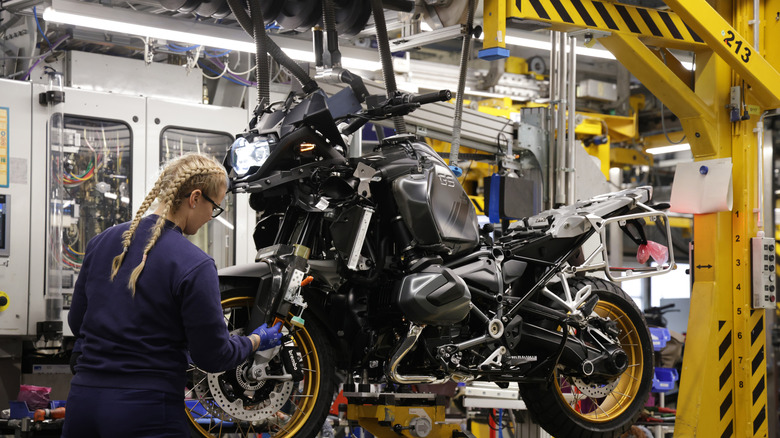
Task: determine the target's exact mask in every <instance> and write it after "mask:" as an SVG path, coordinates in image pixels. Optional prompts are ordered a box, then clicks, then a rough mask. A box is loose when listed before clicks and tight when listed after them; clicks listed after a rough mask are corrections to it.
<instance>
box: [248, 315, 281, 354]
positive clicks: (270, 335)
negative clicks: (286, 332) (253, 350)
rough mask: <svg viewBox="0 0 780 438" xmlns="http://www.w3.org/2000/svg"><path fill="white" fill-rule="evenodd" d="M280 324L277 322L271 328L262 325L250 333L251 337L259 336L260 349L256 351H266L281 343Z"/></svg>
mask: <svg viewBox="0 0 780 438" xmlns="http://www.w3.org/2000/svg"><path fill="white" fill-rule="evenodd" d="M281 329H282V323H281V322H277V323H276V325H274V326H273V327H268V324H263V325H261V326H260V327H258V328H256V329H255V331H253V332H252V334H253V335H257V336H260V347H258V350H268V349H269V348H273V347H276V346H277V345H280V344H281V343H282V332H281Z"/></svg>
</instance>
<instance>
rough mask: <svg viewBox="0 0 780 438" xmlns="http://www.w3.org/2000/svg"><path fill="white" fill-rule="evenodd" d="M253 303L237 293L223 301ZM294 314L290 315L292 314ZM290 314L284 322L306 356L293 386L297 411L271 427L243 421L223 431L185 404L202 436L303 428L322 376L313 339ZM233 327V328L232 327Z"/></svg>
mask: <svg viewBox="0 0 780 438" xmlns="http://www.w3.org/2000/svg"><path fill="white" fill-rule="evenodd" d="M252 304H254V298H250V297H237V298H229V299H226V300H223V301H222V308H223V309H236V308H242V309H250V308H251V306H252ZM291 316H292V315H290V317H291ZM229 317H230V316H229V314H228V313H226V314H225V318H226V321H229ZM290 317H288V319H287V320H286V321H285V322H284V326H285V327H286V328H287V329H288V330H290V331H292V333H293V343H294V344H295V346H296V347H297V349H298V351H299V352H300V354H301V356H302V357H303V361H302V368H303V380H302V381H301V382H298V383H297V384H296V386H295V389H294V390H293V394H292V396H291V397H290V399H291V402H292V406H293V407H294V411H293V412H292V413H291V414H290V415H289V416H288V417H287V418H285V419H284V422H282V420H283V419H282V418H281V417H280V418H278V419H277V422H276V423H271V424H270V426H271V430H270V431H269V430H265V428H263V430H256V429H255V427H254V426H253V425H251V424H249V425H245V426H241V424H240V423H234V428H230V430H224V431H223V424H222V422H215V423H214V424H209V425H206V426H205V427H204V425H202V424H200V423H198V422H197V421H196V420H197V419H200V418H203V417H206V416H208V414H205V415H201V414H198V413H196V412H194V409H195V408H194V407H193V408H185V409H186V411H187V417H188V419H189V420H190V422H191V424H192V425H193V427H194V428H195V429H196V430H197V431H198V432H199V433H200V434H202V435H203V436H209V437H221V436H222V434H223V433H225V434H227V433H230V434H236V433H237V434H239V435H240V436H247V435H249V434H261V433H271V436H272V437H274V438H289V437H294V436H295V435H296V434H297V433H298V432H300V430H301V428H303V426H304V425H305V424H306V422H307V420H308V419H309V417H310V416H311V413H312V411H313V410H314V405H315V403H316V402H317V396H318V395H319V393H320V379H319V378H317V375H318V374H319V373H320V372H321V370H320V366H319V363H320V362H319V357H318V354H317V348H316V346H315V345H314V340H313V339H312V337H311V335H310V334H309V332H308V330H306V329H305V328H298V327H295V326H292V325H291V324H290ZM229 329H231V328H229Z"/></svg>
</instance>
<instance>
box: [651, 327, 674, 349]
mask: <svg viewBox="0 0 780 438" xmlns="http://www.w3.org/2000/svg"><path fill="white" fill-rule="evenodd" d="M650 337H652V338H653V350H655V351H661V349H662V348H664V347H666V343H667V342H669V340H670V339H672V335H671V334H670V333H669V330H667V329H665V328H663V327H650Z"/></svg>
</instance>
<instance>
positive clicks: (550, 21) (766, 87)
mask: <svg viewBox="0 0 780 438" xmlns="http://www.w3.org/2000/svg"><path fill="white" fill-rule="evenodd" d="M665 2H666V4H667V5H668V6H670V7H671V9H672V11H673V12H674V14H676V16H675V17H671V21H672V22H673V23H675V24H677V23H678V22H677V20H678V19H680V20H683V22H684V28H685V29H686V30H688V31H689V34H690V36H691V38H693V39H694V40H696V39H697V38H698V40H700V41H694V43H699V42H701V43H703V44H700V45H698V46H697V45H696V44H689V46H688V50H693V51H695V52H696V68H695V72H694V74H693V77H692V78H691V79H690V80H687V79H688V78H687V77H686V76H688V75H687V74H686V73H685V72H684V71H682V70H681V69H680V68H679V65H676V64H677V63H676V62H674V61H675V60H674V58H673V57H672V56H670V53H668V51H666V48H667V47H669V48H676V47H675V46H679V44H680V41H679V39H676V38H674V39H671V40H670V38H668V37H666V35H665V32H662V33H663V35H662V37H658V35H653V32H652V29H651V27H652V26H648V24H649V23H650V22H654V23H656V25H658V27H660V24H659V23H658V22H657V21H654V20H655V19H654V18H653V17H650V21H648V19H647V18H646V17H647V15H648V11H645V12H640V9H642V8H635V7H632V6H628V5H620V4H618V3H607V2H601V1H595V0H593V1H591V0H580V1H572V2H560V1H554V0H517V1H513V0H485V6H484V10H483V17H484V20H485V21H484V23H483V25H484V28H485V34H486V38H485V45H484V47H485V48H504V47H505V44H504V40H503V37H504V36H505V35H506V26H507V22H508V21H509V22H512V21H515V20H532V21H533V22H536V23H539V22H541V23H546V25H547V26H548V27H550V28H552V29H555V30H565V31H573V30H582V29H590V30H594V37H596V38H598V39H599V41H600V42H601V43H602V44H603V45H604V46H605V47H606V48H607V49H608V50H610V51H611V52H612V53H613V54H614V55H615V57H616V58H617V60H618V61H619V62H621V63H622V64H623V65H625V66H626V67H627V68H628V69H629V71H631V73H632V74H634V75H635V76H636V77H637V78H638V79H640V81H642V83H643V84H644V85H645V86H646V87H647V88H648V89H649V90H650V91H651V92H652V93H653V94H654V95H656V96H657V97H658V98H659V99H660V100H661V101H662V102H663V103H664V104H665V105H666V106H668V107H669V109H670V110H671V111H672V112H674V113H675V114H676V115H677V116H678V117H679V118H680V119H681V121H682V125H683V129H684V131H685V133H686V136H687V138H688V140H689V141H690V144H691V150H692V151H693V155H694V159H695V160H696V161H700V160H704V159H712V158H726V157H730V158H731V159H732V160H733V174H732V179H733V201H734V203H733V208H732V210H731V211H727V212H719V213H709V214H697V215H695V216H694V242H695V247H694V251H693V254H694V260H695V263H693V262H692V263H691V266H692V268H691V271H692V275H693V289H692V292H691V309H696V311H695V312H691V314H690V317H689V323H688V337H687V346H686V352H685V360H684V361H683V373H682V378H681V380H680V384H681V386H680V395H679V398H678V410H677V421H676V425H675V437H695V436H707V437H710V436H718V437H729V436H740V437H744V436H753V437H766V436H768V431H769V425H768V423H769V421H767V420H768V412H767V411H768V410H767V406H768V404H769V400H768V397H767V388H769V386H770V385H769V384H768V383H767V382H768V381H767V378H768V376H767V368H766V363H767V361H766V357H767V350H766V328H765V326H766V320H767V314H766V312H765V310H763V309H753V308H752V307H751V304H752V300H751V266H750V263H751V262H750V240H749V238H750V237H754V236H757V235H759V233H760V232H762V231H764V228H763V222H762V218H761V219H760V216H761V215H762V214H763V212H762V209H761V208H760V207H761V203H760V202H759V200H758V198H759V196H761V190H760V184H759V181H758V178H759V177H760V173H759V166H760V165H761V161H760V156H761V155H760V154H762V153H763V152H762V151H759V150H758V148H759V141H758V136H761V135H763V127H762V120H763V116H762V117H757V116H755V115H754V116H752V117H751V118H750V119H748V120H739V121H737V122H733V123H732V122H731V120H730V118H729V114H728V110H726V109H725V108H726V107H727V105H728V103H729V97H730V96H729V90H730V88H731V87H732V86H741V85H742V83H743V81H744V83H745V84H746V85H747V90H748V91H747V93H746V96H745V99H746V103H747V104H748V106H749V107H752V108H757V109H758V110H759V111H758V113H759V114H765V112H766V111H769V110H772V109H775V108H777V107H778V106H780V74H778V72H777V70H776V68H775V66H777V65H779V64H780V56H778V53H777V49H776V48H773V47H770V46H771V45H769V44H760V42H761V41H762V38H763V41H765V42H769V41H772V40H776V39H777V37H778V35H780V26H777V25H776V24H775V23H774V21H775V20H774V18H776V17H774V16H771V17H769V16H767V20H765V19H764V17H765V16H766V11H769V10H776V9H777V6H778V3H780V2H777V1H776V0H767V1H765V2H758V1H750V0H711V1H710V2H708V1H705V0H686V1H682V0H665ZM772 5H774V9H773V8H772ZM605 7H611V8H615V10H616V11H617V10H620V9H621V8H622V9H623V10H624V11H628V12H627V13H626V14H623V13H619V14H618V15H620V18H621V19H622V20H623V21H624V24H628V22H629V21H633V22H634V25H635V26H637V27H638V31H636V32H634V31H629V32H626V31H624V29H622V26H619V25H617V24H615V26H617V27H620V29H614V27H615V26H612V27H613V28H611V29H606V31H607V33H606V34H605V33H604V32H603V31H604V30H605V29H603V25H601V26H599V23H595V25H589V24H588V23H584V21H585V20H584V14H582V10H585V11H587V12H591V19H593V16H594V15H593V14H592V12H593V11H596V10H597V9H604V8H605ZM610 10H611V9H610ZM542 11H543V12H544V13H546V14H547V18H545V17H543V16H540V15H543V14H540V12H542ZM597 12H598V11H597ZM608 15H609V14H608ZM746 16H750V17H753V18H752V19H750V20H749V19H747V18H745V17H746ZM578 17H579V19H578ZM601 17H602V19H603V18H604V17H603V16H601ZM659 17H661V16H660V15H659ZM669 17H670V16H667V18H666V19H663V20H662V21H663V22H664V23H666V22H667V21H668V20H669V19H670V18H669ZM613 18H614V17H613ZM628 18H633V20H629V19H628ZM661 18H663V17H661ZM769 18H772V20H769ZM639 19H641V20H642V21H639ZM602 22H603V20H602ZM637 23H638V24H637ZM613 24H614V23H613ZM608 27H609V26H608ZM676 27H677V29H678V31H679V30H680V28H681V26H679V25H677V26H676ZM667 30H668V29H667ZM647 31H651V32H650V35H648V34H647ZM751 34H752V35H751ZM743 35H750V36H749V37H748V38H745V37H744V36H743ZM688 43H689V42H687V41H686V44H688ZM648 45H654V46H656V47H660V48H661V49H660V50H658V49H657V50H651V49H650V48H649V47H648ZM756 47H760V48H761V49H762V50H761V51H759V50H757V49H756ZM773 232H774V230H773V229H772V228H769V230H767V234H768V235H771V233H773ZM769 413H772V411H769ZM773 415H774V414H773V413H772V416H773Z"/></svg>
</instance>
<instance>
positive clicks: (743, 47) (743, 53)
mask: <svg viewBox="0 0 780 438" xmlns="http://www.w3.org/2000/svg"><path fill="white" fill-rule="evenodd" d="M720 34H721V35H722V36H724V37H725V38H724V39H723V42H724V43H726V45H727V46H729V47H731V48H733V49H734V53H735V54H736V55H737V56H739V58H740V59H741V60H742V62H744V63H745V64H747V62H748V61H750V55H752V54H753V51H752V50H751V49H750V47H748V46H747V44H745V42H744V41H742V40H740V39H737V35H735V34H734V31H733V30H723V31H721V32H720Z"/></svg>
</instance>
